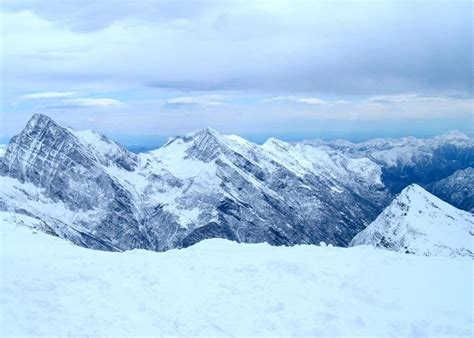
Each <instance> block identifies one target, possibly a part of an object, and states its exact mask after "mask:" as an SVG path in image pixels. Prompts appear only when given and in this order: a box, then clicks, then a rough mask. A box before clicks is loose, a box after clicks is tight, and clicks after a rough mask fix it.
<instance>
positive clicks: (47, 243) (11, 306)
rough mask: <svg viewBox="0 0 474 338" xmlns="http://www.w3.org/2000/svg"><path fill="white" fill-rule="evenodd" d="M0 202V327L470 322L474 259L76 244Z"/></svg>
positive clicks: (335, 332)
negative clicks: (106, 248)
mask: <svg viewBox="0 0 474 338" xmlns="http://www.w3.org/2000/svg"><path fill="white" fill-rule="evenodd" d="M21 223H23V224H24V225H27V226H30V227H31V226H32V227H42V226H43V222H41V221H39V220H35V219H32V218H30V217H28V216H24V215H19V214H12V213H5V212H0V224H1V226H0V234H1V241H0V244H1V246H2V247H1V250H0V254H1V257H0V258H1V262H2V269H1V274H2V275H1V280H2V292H1V293H0V304H1V306H2V307H1V309H2V315H1V316H0V335H1V336H10V335H12V336H13V335H21V336H24V335H29V336H39V335H54V336H68V335H72V336H92V335H98V336H122V335H126V336H131V335H137V336H143V335H150V336H157V335H179V336H191V335H193V336H194V335H203V336H211V335H232V336H237V335H267V336H268V335H270V336H275V335H278V336H281V335H290V336H298V335H306V336H317V337H321V336H352V337H353V336H372V337H397V338H398V337H423V336H446V337H454V336H466V337H472V336H473V335H474V332H473V326H472V323H473V320H474V316H473V307H472V299H473V298H472V297H473V289H472V284H473V273H472V271H473V267H472V264H473V263H472V260H470V259H465V258H458V259H447V258H444V257H419V256H415V255H402V254H399V253H396V252H390V251H383V250H376V249H374V248H370V247H367V246H362V247H355V248H330V247H317V246H307V245H302V246H295V247H290V248H286V247H272V246H269V245H267V244H252V245H246V244H236V243H233V242H230V241H225V240H222V239H221V240H219V239H214V240H209V241H204V242H201V243H199V244H197V245H196V246H193V247H191V248H187V249H185V250H170V251H168V252H165V253H157V252H150V251H144V250H134V251H128V252H123V253H113V252H103V251H97V250H89V249H85V248H80V247H77V246H74V245H71V244H70V243H68V242H66V241H62V240H60V239H58V238H55V237H52V236H48V235H45V234H43V233H41V232H36V231H33V230H31V229H28V228H26V227H25V226H21V225H19V224H21Z"/></svg>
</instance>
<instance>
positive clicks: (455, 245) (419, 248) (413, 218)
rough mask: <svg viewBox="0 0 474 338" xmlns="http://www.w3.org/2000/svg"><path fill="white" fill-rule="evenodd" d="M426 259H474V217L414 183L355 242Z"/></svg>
mask: <svg viewBox="0 0 474 338" xmlns="http://www.w3.org/2000/svg"><path fill="white" fill-rule="evenodd" d="M361 244H368V245H373V246H376V247H382V248H386V249H389V250H393V251H399V252H405V253H414V254H417V255H425V256H433V255H436V256H448V257H453V256H468V257H474V215H473V214H471V213H469V212H466V211H462V210H459V209H456V208H455V207H453V206H451V205H450V204H448V203H446V202H443V201H442V200H440V199H439V198H437V197H435V196H433V195H432V194H430V193H429V192H427V191H426V190H424V189H423V188H421V187H420V186H418V185H416V184H413V185H410V186H409V187H407V188H405V189H404V190H403V191H402V192H401V193H400V194H399V195H398V196H397V198H395V200H394V201H393V202H392V203H391V204H390V205H389V206H388V207H387V208H386V209H385V210H384V211H383V212H382V213H381V214H380V216H378V217H377V219H376V220H375V221H374V222H373V223H372V224H370V225H369V226H368V227H367V228H366V229H365V230H364V231H362V232H360V233H359V234H357V235H356V236H355V238H354V239H353V240H352V242H351V245H352V246H355V245H361Z"/></svg>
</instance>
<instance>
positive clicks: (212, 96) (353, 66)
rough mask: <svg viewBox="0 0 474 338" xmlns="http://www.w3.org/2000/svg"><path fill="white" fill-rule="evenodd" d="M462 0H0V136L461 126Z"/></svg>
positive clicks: (467, 90)
mask: <svg viewBox="0 0 474 338" xmlns="http://www.w3.org/2000/svg"><path fill="white" fill-rule="evenodd" d="M472 13H473V8H472V2H471V1H465V2H461V1H437V2H427V1H418V2H416V1H406V2H405V1H396V2H395V1H392V2H389V1H378V2H358V1H350V2H338V1H331V2H319V1H299V2H297V1H276V0H274V1H255V2H254V1H182V2H181V1H158V0H141V1H139V0H95V1H94V0H82V1H59V0H50V1H44V0H2V2H1V18H0V20H1V39H0V44H1V107H0V109H1V112H0V114H1V118H0V138H3V139H5V138H7V137H10V136H12V135H14V134H16V133H18V132H19V131H20V130H21V128H22V127H23V126H24V124H25V123H26V121H27V120H28V118H29V117H30V116H31V114H32V113H35V112H42V113H45V114H47V115H49V116H51V117H53V118H55V119H57V120H58V121H60V122H62V123H65V124H67V125H70V126H73V127H75V128H90V129H97V130H100V131H102V132H105V133H106V134H108V135H111V136H112V137H115V138H116V139H118V140H119V141H122V142H125V143H128V144H132V143H134V144H139V143H153V142H157V140H159V139H161V138H162V137H165V136H170V135H176V134H180V133H184V132H188V131H191V130H196V129H200V128H203V127H205V126H211V127H213V128H215V129H217V130H219V131H221V132H223V133H237V134H240V135H243V136H247V137H250V138H252V139H254V140H263V139H264V138H266V137H267V136H270V135H273V136H279V137H281V138H287V139H300V138H308V137H323V138H335V137H346V138H349V139H360V138H367V137H372V136H384V135H386V136H398V135H415V136H427V135H431V134H436V133H440V132H443V131H446V130H449V129H460V130H462V131H464V132H467V133H471V134H472V132H473V131H472V129H473V110H472V109H473V99H472V94H473V82H472V81H473V63H472V62H473V61H472V60H473V55H472V53H473V45H472V44H473V19H472Z"/></svg>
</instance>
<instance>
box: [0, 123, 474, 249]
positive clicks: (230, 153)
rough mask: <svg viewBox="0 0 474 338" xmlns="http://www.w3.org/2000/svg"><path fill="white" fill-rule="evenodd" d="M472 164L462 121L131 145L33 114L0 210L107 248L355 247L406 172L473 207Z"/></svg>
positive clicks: (0, 175)
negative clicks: (446, 125)
mask: <svg viewBox="0 0 474 338" xmlns="http://www.w3.org/2000/svg"><path fill="white" fill-rule="evenodd" d="M472 167H474V140H473V139H472V138H470V137H468V136H466V135H464V134H462V133H459V132H451V133H448V134H445V135H441V136H438V137H435V138H432V139H426V140H420V139H414V138H403V139H377V140H371V141H368V142H364V143H360V144H353V143H349V142H346V141H333V142H324V141H318V140H316V141H304V142H294V143H287V142H284V141H281V140H277V139H274V138H271V139H269V140H267V141H266V142H265V143H264V144H262V145H258V144H255V143H252V142H249V141H247V140H245V139H243V138H241V137H239V136H235V135H222V134H220V133H218V132H217V131H215V130H212V129H210V128H206V129H203V130H200V131H198V132H194V133H190V134H186V135H184V136H179V137H175V138H171V139H170V140H169V141H168V142H167V143H166V144H165V145H164V146H162V147H160V148H159V149H156V150H152V151H149V152H146V153H139V154H135V153H132V152H129V151H127V150H126V149H125V148H124V147H122V146H121V145H119V144H118V143H116V142H114V141H112V140H110V139H108V138H107V137H106V136H104V135H102V134H100V133H98V132H95V131H90V130H86V131H77V130H74V129H72V128H70V127H66V126H63V125H61V124H59V123H57V122H55V121H53V120H52V119H50V118H49V117H47V116H45V115H42V114H36V115H34V116H33V117H32V118H31V119H30V121H29V122H28V123H27V125H26V127H25V128H24V130H23V131H22V132H21V133H20V134H19V135H17V136H15V137H13V138H12V140H11V141H10V144H9V145H8V147H7V148H6V150H4V151H3V153H0V185H1V187H2V189H1V190H0V210H3V211H10V212H16V213H20V214H25V215H28V216H32V217H34V218H36V219H38V220H40V222H38V223H37V225H36V226H37V227H38V228H39V229H40V230H42V231H45V232H47V233H49V234H52V235H55V236H58V237H61V238H65V239H67V240H69V241H72V242H73V243H75V244H77V245H81V246H85V247H90V248H94V249H102V250H112V251H122V250H128V249H134V248H142V249H149V250H155V251H164V250H168V249H171V248H181V247H187V246H190V245H193V244H195V243H197V242H199V241H201V240H203V239H207V238H225V239H229V240H233V241H237V242H246V243H257V242H268V243H269V244H272V245H295V244H317V243H320V242H321V241H324V242H326V243H329V244H333V245H335V246H348V245H349V243H350V242H351V240H352V239H353V238H354V236H356V234H358V233H359V232H361V231H362V230H364V229H365V228H366V227H367V226H368V225H369V224H370V223H371V222H372V221H374V220H375V219H376V218H377V216H378V215H379V214H380V213H381V212H382V211H383V210H384V208H385V207H387V206H388V205H389V204H390V202H391V201H392V200H393V199H394V198H395V196H396V194H397V193H398V192H400V191H401V189H403V188H405V187H406V186H407V185H409V184H411V183H418V184H420V185H423V186H424V187H425V188H426V189H428V190H429V191H431V192H433V193H434V194H437V195H438V196H439V197H440V198H443V199H445V200H446V201H447V202H450V203H452V204H453V205H456V206H457V207H459V208H462V209H464V210H470V211H472V210H473V205H472V204H473V197H472V196H473V191H472V189H471V187H472V181H473V180H472V175H473V172H472ZM450 177H452V178H451V179H450ZM459 186H462V187H464V188H463V189H464V190H462V192H461V193H459Z"/></svg>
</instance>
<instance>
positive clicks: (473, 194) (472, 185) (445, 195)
mask: <svg viewBox="0 0 474 338" xmlns="http://www.w3.org/2000/svg"><path fill="white" fill-rule="evenodd" d="M427 188H428V190H429V191H430V192H431V193H432V194H433V195H436V196H437V197H439V198H441V199H442V200H444V201H446V202H448V203H449V204H452V205H454V206H455V207H456V208H459V209H462V210H466V211H469V212H471V213H474V168H466V169H464V170H458V171H456V172H455V173H454V174H452V175H451V176H448V177H446V178H444V179H442V180H440V181H438V182H435V183H434V184H432V185H429V186H428V187H427Z"/></svg>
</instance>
